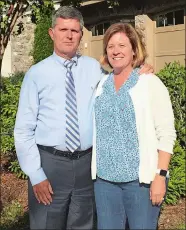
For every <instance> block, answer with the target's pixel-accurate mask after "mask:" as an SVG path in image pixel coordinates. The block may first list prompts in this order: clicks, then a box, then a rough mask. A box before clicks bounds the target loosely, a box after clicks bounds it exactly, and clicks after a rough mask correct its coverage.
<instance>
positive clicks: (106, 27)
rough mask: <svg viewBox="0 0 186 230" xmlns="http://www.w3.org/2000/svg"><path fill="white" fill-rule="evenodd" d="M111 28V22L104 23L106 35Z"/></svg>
mask: <svg viewBox="0 0 186 230" xmlns="http://www.w3.org/2000/svg"><path fill="white" fill-rule="evenodd" d="M109 26H110V22H105V23H104V33H105V32H106V30H107V29H108V28H109Z"/></svg>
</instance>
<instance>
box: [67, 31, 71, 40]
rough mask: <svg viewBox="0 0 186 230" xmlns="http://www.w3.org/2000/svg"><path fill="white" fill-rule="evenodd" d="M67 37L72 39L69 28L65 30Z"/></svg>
mask: <svg viewBox="0 0 186 230" xmlns="http://www.w3.org/2000/svg"><path fill="white" fill-rule="evenodd" d="M67 37H68V38H69V39H72V31H71V30H68V31H67Z"/></svg>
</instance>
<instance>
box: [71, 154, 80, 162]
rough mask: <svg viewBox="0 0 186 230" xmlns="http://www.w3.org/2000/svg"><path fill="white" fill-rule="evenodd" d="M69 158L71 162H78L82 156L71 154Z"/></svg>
mask: <svg viewBox="0 0 186 230" xmlns="http://www.w3.org/2000/svg"><path fill="white" fill-rule="evenodd" d="M69 158H70V159H71V160H77V159H79V158H80V155H79V153H77V154H74V153H70V154H69Z"/></svg>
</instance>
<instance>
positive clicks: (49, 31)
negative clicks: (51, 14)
mask: <svg viewBox="0 0 186 230" xmlns="http://www.w3.org/2000/svg"><path fill="white" fill-rule="evenodd" d="M48 34H49V35H50V37H51V39H52V40H54V31H53V28H49V29H48Z"/></svg>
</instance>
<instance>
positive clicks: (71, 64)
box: [64, 60, 75, 69]
mask: <svg viewBox="0 0 186 230" xmlns="http://www.w3.org/2000/svg"><path fill="white" fill-rule="evenodd" d="M74 64H75V61H73V60H66V61H65V62H64V67H65V68H67V69H71V68H72V66H73V65H74Z"/></svg>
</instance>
